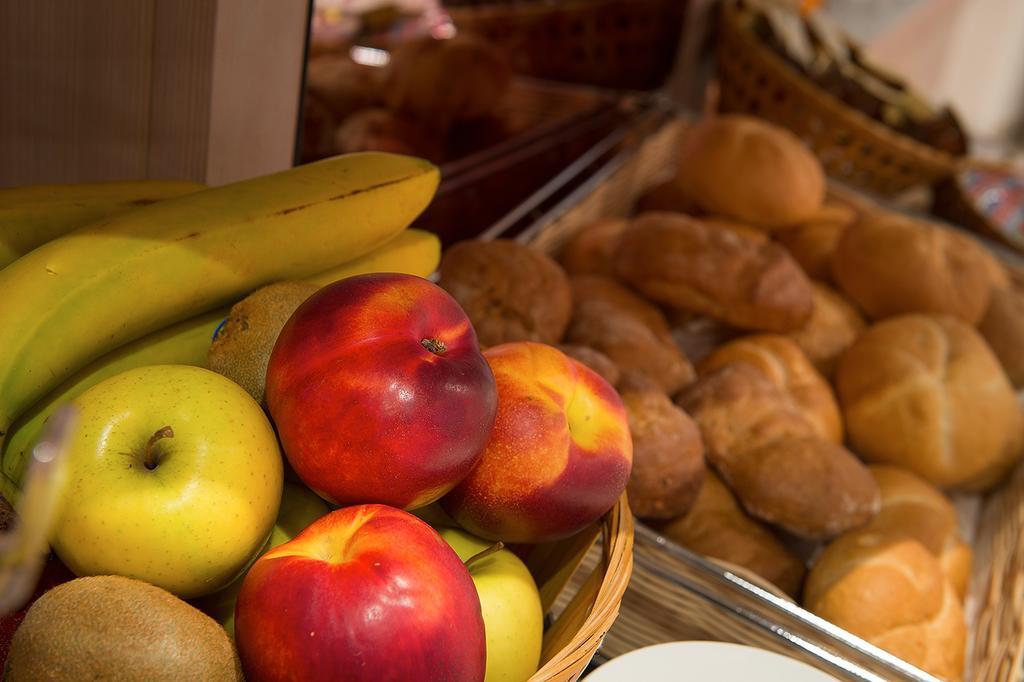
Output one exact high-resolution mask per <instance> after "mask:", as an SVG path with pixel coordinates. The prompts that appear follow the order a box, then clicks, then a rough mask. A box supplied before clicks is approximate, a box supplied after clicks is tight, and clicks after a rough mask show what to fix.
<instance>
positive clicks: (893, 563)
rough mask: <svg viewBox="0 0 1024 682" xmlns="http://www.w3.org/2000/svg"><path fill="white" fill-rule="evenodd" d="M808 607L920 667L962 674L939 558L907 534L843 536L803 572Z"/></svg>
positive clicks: (958, 630) (952, 598)
mask: <svg viewBox="0 0 1024 682" xmlns="http://www.w3.org/2000/svg"><path fill="white" fill-rule="evenodd" d="M804 605H805V606H806V608H807V609H809V610H810V611H812V612H814V613H816V614H818V615H819V616H821V617H822V618H825V619H826V620H829V621H831V622H833V623H835V624H836V625H838V626H839V627H841V628H844V629H846V630H848V631H850V632H851V633H853V634H855V635H857V636H859V637H862V638H863V639H865V640H867V641H868V642H871V643H872V644H874V645H876V646H878V647H881V648H882V649H885V650H886V651H889V652H890V653H892V654H895V655H896V656H898V657H899V658H902V659H903V660H905V661H907V662H908V663H911V664H913V665H916V666H918V667H919V668H921V669H923V670H925V671H927V672H929V673H932V674H933V675H936V676H937V677H940V678H943V679H949V680H959V679H961V676H962V675H963V666H964V651H965V648H966V643H967V626H966V622H965V620H964V613H963V609H962V607H961V605H960V600H959V599H957V597H956V594H955V592H954V590H953V586H952V585H951V584H950V582H949V580H947V579H946V577H945V575H943V573H942V569H941V567H940V566H939V562H938V560H937V559H936V558H935V557H934V556H932V554H931V553H930V552H929V551H928V550H927V549H925V548H924V546H922V545H921V544H920V543H919V542H917V541H916V540H913V539H911V538H909V537H906V536H890V535H884V534H879V533H875V532H872V531H856V532H853V533H847V534H846V535H843V536H842V537H840V538H839V539H837V540H836V541H835V542H833V543H832V544H830V545H829V546H828V547H827V548H825V551H824V552H822V554H821V556H820V557H818V560H817V562H816V563H815V565H814V566H813V568H812V569H811V571H810V573H809V574H808V575H807V584H806V585H805V588H804Z"/></svg>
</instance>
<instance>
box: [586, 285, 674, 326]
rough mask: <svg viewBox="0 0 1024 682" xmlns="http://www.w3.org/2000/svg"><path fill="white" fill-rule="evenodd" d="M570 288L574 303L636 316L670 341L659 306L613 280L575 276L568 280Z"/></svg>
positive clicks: (666, 321)
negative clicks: (600, 305)
mask: <svg viewBox="0 0 1024 682" xmlns="http://www.w3.org/2000/svg"><path fill="white" fill-rule="evenodd" d="M569 287H570V289H571V290H572V300H573V301H574V302H577V303H588V304H590V303H600V304H603V305H608V306H610V307H612V308H615V309H617V310H621V311H622V312H625V313H628V314H630V315H632V316H633V317H636V318H637V319H639V320H640V321H641V322H643V323H644V324H645V325H646V326H647V327H648V328H649V329H650V330H651V331H652V332H654V333H655V334H656V335H657V336H659V337H660V338H662V339H665V340H668V339H671V337H672V334H671V332H670V330H669V324H668V320H666V319H665V315H664V314H663V313H662V312H661V310H659V309H658V307H657V306H656V305H654V304H652V303H650V302H648V301H647V300H646V299H644V298H642V297H640V296H637V295H636V294H634V293H633V292H632V291H630V290H629V289H627V288H626V287H624V286H622V285H621V284H619V283H618V282H617V281H615V280H614V279H611V278H610V277H602V276H599V275H574V276H572V277H570V278H569Z"/></svg>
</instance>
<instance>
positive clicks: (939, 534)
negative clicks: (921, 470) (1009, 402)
mask: <svg viewBox="0 0 1024 682" xmlns="http://www.w3.org/2000/svg"><path fill="white" fill-rule="evenodd" d="M868 468H869V469H870V470H871V475H872V476H874V478H875V482H876V483H878V489H879V491H880V492H881V495H882V507H881V509H880V510H879V512H878V515H877V516H875V518H874V519H872V520H871V522H870V523H869V524H868V525H867V527H866V530H870V531H872V532H875V533H880V534H885V535H892V536H900V535H905V536H907V537H911V538H913V539H915V540H917V541H918V542H920V543H921V544H922V545H923V546H924V547H925V549H927V550H928V551H929V552H931V553H932V554H933V555H935V558H937V559H938V560H939V564H940V565H941V566H942V571H943V573H945V574H946V577H947V578H949V581H950V582H951V583H952V584H953V588H954V589H955V590H956V594H957V596H958V597H959V598H960V599H961V601H962V600H963V598H964V595H965V594H966V593H967V583H968V582H969V581H970V578H971V548H970V547H969V546H968V545H967V543H965V542H964V541H963V539H962V538H961V537H960V531H959V521H958V519H957V515H956V509H954V508H953V503H952V502H950V501H949V499H948V498H947V497H946V496H945V495H943V494H942V493H941V492H940V491H939V490H938V489H937V488H935V487H934V486H933V485H931V484H930V483H928V482H927V481H925V480H924V479H923V478H921V477H920V476H917V475H916V474H913V473H911V472H910V471H908V470H906V469H901V468H900V467H893V466H886V465H881V464H873V465H871V466H870V467H868Z"/></svg>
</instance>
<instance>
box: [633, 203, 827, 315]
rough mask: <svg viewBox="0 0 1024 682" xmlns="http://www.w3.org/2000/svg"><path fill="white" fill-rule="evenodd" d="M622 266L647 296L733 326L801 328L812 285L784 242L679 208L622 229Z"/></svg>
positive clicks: (808, 310) (809, 305) (647, 216)
mask: <svg viewBox="0 0 1024 682" xmlns="http://www.w3.org/2000/svg"><path fill="white" fill-rule="evenodd" d="M615 265H616V272H617V274H618V275H619V277H621V278H622V279H623V280H624V281H625V282H627V283H628V284H629V285H630V286H632V287H633V288H634V289H636V290H637V291H639V292H640V293H642V294H644V295H645V296H647V297H648V298H650V299H651V300H653V301H656V302H658V303H661V304H664V305H666V306H669V307H671V308H675V309H678V310H686V311H690V312H695V313H702V314H704V315H708V316H710V317H714V318H716V319H719V320H722V321H723V322H726V323H728V324H730V325H732V326H734V327H739V328H742V329H755V330H763V331H776V332H785V331H791V330H793V329H798V328H799V327H801V326H803V325H804V324H805V323H806V322H807V320H808V319H810V316H811V310H812V307H813V304H812V299H811V284H810V281H808V279H807V277H806V276H805V275H804V273H803V272H802V271H801V270H800V267H799V266H798V265H797V264H796V262H795V261H793V259H792V258H790V256H789V255H788V254H787V253H786V252H785V250H783V249H782V248H781V247H779V246H778V245H776V244H774V243H772V242H770V241H767V240H759V239H755V238H752V237H749V236H746V235H743V234H740V233H737V232H735V231H733V230H728V229H723V228H721V227H712V226H709V225H708V224H706V223H702V222H698V221H696V220H693V219H690V218H687V217H686V216H683V215H680V214H675V213H645V214H642V215H640V216H638V217H637V218H635V219H634V220H633V222H632V224H631V225H630V227H629V229H628V230H627V231H626V232H625V233H624V234H623V236H622V240H621V242H620V243H619V251H618V254H617V255H616V263H615Z"/></svg>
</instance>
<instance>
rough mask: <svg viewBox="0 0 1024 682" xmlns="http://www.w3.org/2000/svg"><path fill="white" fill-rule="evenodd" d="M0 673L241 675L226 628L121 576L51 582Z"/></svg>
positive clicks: (19, 676)
mask: <svg viewBox="0 0 1024 682" xmlns="http://www.w3.org/2000/svg"><path fill="white" fill-rule="evenodd" d="M4 679H5V680H8V681H9V682H19V680H68V681H71V680H147V681H152V682H159V681H162V680H168V681H170V680H215V681H220V680H231V681H235V680H241V679H242V668H241V664H240V663H239V660H238V655H237V653H236V652H235V648H234V645H232V643H231V640H230V639H228V636H227V633H226V632H224V629H223V628H222V627H221V626H220V625H218V624H217V622H216V621H214V620H213V619H212V618H210V617H209V616H207V615H205V614H204V613H202V612H200V611H199V610H198V609H196V608H194V607H192V606H189V605H188V604H186V603H185V602H183V601H182V600H180V599H178V598H177V597H175V596H174V595H172V594H171V593H170V592H166V591H164V590H162V589H160V588H159V587H154V586H153V585H150V584H148V583H144V582H142V581H141V580H134V579H132V578H124V577H121V576H113V575H107V576H97V577H91V578H78V579H76V580H72V581H70V582H67V583H64V584H63V585H58V586H57V587H54V588H53V589H52V590H50V591H49V592H47V593H46V594H44V595H43V596H42V597H40V598H39V599H38V600H37V601H36V602H35V603H34V604H33V605H32V607H31V608H30V609H29V610H28V613H27V614H26V615H25V620H24V621H23V622H22V624H21V626H19V627H18V630H17V631H16V632H15V633H14V638H13V639H12V640H11V650H10V654H9V655H8V657H7V665H6V670H5V676H4Z"/></svg>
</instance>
